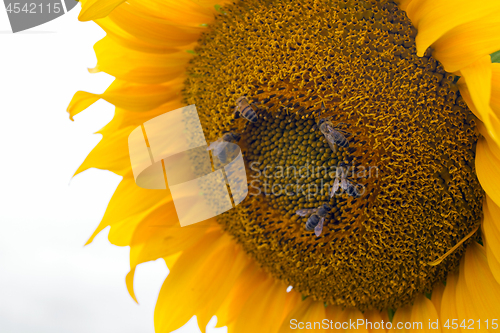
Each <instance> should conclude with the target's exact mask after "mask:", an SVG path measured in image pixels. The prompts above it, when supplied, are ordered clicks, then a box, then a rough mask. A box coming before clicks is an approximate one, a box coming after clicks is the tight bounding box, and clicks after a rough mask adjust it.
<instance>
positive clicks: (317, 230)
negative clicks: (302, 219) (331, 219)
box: [314, 217, 325, 237]
mask: <svg viewBox="0 0 500 333" xmlns="http://www.w3.org/2000/svg"><path fill="white" fill-rule="evenodd" d="M324 222H325V218H324V217H322V218H321V219H320V220H319V223H318V225H317V226H316V227H314V233H315V234H316V237H319V236H320V235H321V233H322V232H323V223H324Z"/></svg>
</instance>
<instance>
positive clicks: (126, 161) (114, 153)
mask: <svg viewBox="0 0 500 333" xmlns="http://www.w3.org/2000/svg"><path fill="white" fill-rule="evenodd" d="M134 128H135V126H131V127H126V128H123V129H120V130H117V131H116V132H114V133H110V134H109V135H106V136H104V137H103V138H102V139H101V141H99V143H98V144H97V146H95V147H94V149H92V151H91V152H90V153H89V154H88V155H87V157H86V158H85V160H84V161H83V163H82V164H81V165H80V166H79V167H78V169H77V170H76V172H75V174H74V175H77V174H79V173H80V172H83V171H85V170H87V169H90V168H96V169H101V170H109V171H111V172H114V173H116V174H117V175H120V176H124V175H125V174H126V173H129V172H131V169H130V157H129V154H128V136H129V134H130V132H131V131H132V130H133V129H134Z"/></svg>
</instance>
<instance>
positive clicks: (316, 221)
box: [296, 204, 332, 237]
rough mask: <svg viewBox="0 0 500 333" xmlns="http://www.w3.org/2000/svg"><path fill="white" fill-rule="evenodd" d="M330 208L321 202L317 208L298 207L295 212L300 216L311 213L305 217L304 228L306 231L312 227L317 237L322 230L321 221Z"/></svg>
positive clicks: (322, 221)
mask: <svg viewBox="0 0 500 333" xmlns="http://www.w3.org/2000/svg"><path fill="white" fill-rule="evenodd" d="M331 210H332V207H330V206H329V205H328V204H323V205H322V206H319V207H318V208H312V209H299V210H298V211H297V212H296V214H297V215H299V216H302V217H304V216H306V215H309V214H312V215H311V216H309V218H308V219H307V221H306V225H305V228H306V230H307V231H311V230H313V229H314V233H315V234H316V236H317V237H319V236H320V235H321V232H323V223H324V222H325V216H326V214H328V212H329V211H331Z"/></svg>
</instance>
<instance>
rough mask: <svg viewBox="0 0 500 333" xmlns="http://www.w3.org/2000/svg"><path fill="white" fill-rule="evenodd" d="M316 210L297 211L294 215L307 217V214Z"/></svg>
mask: <svg viewBox="0 0 500 333" xmlns="http://www.w3.org/2000/svg"><path fill="white" fill-rule="evenodd" d="M317 210H318V209H317V208H311V209H299V210H298V211H296V212H295V214H297V215H298V216H302V217H304V216H306V215H309V214H312V213H314V212H316V211H317Z"/></svg>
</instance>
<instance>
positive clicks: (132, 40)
mask: <svg viewBox="0 0 500 333" xmlns="http://www.w3.org/2000/svg"><path fill="white" fill-rule="evenodd" d="M95 22H96V23H97V24H98V25H99V26H100V27H101V28H102V29H103V30H104V31H105V32H106V35H107V36H109V38H112V39H113V40H114V41H115V42H117V43H118V44H120V45H122V46H123V47H126V48H129V49H131V50H136V51H140V52H150V53H158V54H168V53H174V52H178V51H179V50H188V49H193V48H194V46H195V43H193V44H188V45H186V46H185V47H178V48H176V47H174V46H171V45H163V44H154V43H149V42H146V41H144V40H141V39H140V38H138V37H136V36H133V35H132V34H130V33H128V32H127V31H125V30H124V29H123V28H121V27H120V26H119V25H118V24H116V23H115V22H113V20H111V19H110V18H109V17H105V18H102V19H99V20H96V21H95Z"/></svg>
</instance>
